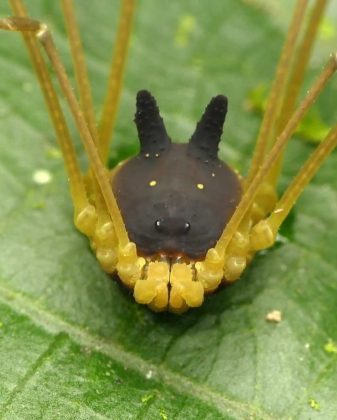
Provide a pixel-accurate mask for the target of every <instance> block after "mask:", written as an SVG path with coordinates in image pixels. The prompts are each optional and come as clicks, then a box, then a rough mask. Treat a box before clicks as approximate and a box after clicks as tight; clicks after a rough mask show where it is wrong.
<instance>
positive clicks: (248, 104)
mask: <svg viewBox="0 0 337 420" xmlns="http://www.w3.org/2000/svg"><path fill="white" fill-rule="evenodd" d="M268 91H269V88H268V86H267V85H266V84H263V83H260V84H258V85H257V86H256V87H254V88H253V89H251V90H250V91H249V92H248V95H247V98H246V101H245V104H244V107H245V109H246V110H247V111H249V112H254V113H256V114H258V115H263V113H264V112H265V110H266V104H267V99H268ZM330 128H331V127H329V126H328V125H326V124H325V123H324V121H323V120H322V117H321V116H320V113H319V111H318V109H317V108H312V109H311V110H309V111H308V113H307V114H306V115H305V116H304V118H303V120H302V121H301V122H300V124H299V125H298V127H297V129H296V131H295V135H297V136H298V137H299V138H301V139H303V140H306V141H308V142H310V143H313V144H317V143H320V142H321V141H322V140H324V138H325V137H326V135H327V134H328V132H329V131H330Z"/></svg>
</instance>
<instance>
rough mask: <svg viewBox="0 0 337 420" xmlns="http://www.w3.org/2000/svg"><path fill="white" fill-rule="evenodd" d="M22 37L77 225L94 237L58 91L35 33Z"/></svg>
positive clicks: (20, 12) (21, 11)
mask: <svg viewBox="0 0 337 420" xmlns="http://www.w3.org/2000/svg"><path fill="white" fill-rule="evenodd" d="M11 6H12V9H13V11H14V13H15V14H16V15H17V16H21V17H24V16H26V10H25V8H24V6H23V5H22V3H21V2H20V1H16V0H11ZM23 38H24V41H25V43H26V46H27V49H28V51H29V54H30V57H31V60H32V63H33V67H34V69H35V71H36V74H37V77H38V81H39V83H40V86H41V89H42V92H43V94H44V97H45V100H46V103H47V106H48V110H49V114H50V117H51V120H52V123H53V125H54V129H55V132H56V137H57V140H58V143H59V145H60V149H61V151H62V155H63V159H64V163H65V167H66V171H67V174H68V179H69V185H70V193H71V197H72V201H73V204H74V210H75V216H74V219H75V224H76V226H77V228H78V229H79V230H80V231H81V232H83V233H84V234H86V235H88V236H91V235H92V234H93V230H94V226H95V221H96V212H95V209H94V207H93V206H92V205H91V204H89V201H88V197H87V193H86V189H85V185H84V182H83V179H82V174H81V172H80V168H79V164H78V161H77V158H76V155H75V151H74V147H73V144H72V140H71V137H70V134H69V130H68V128H67V125H66V122H65V118H64V115H63V112H62V109H61V106H60V103H59V101H58V98H57V94H56V92H55V89H54V87H53V84H52V81H51V79H50V76H49V73H48V69H47V66H46V63H45V61H44V59H43V57H42V55H41V52H40V49H39V47H38V45H37V41H36V38H35V36H34V35H33V34H32V33H29V32H24V33H23Z"/></svg>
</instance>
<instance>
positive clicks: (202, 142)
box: [189, 95, 228, 159]
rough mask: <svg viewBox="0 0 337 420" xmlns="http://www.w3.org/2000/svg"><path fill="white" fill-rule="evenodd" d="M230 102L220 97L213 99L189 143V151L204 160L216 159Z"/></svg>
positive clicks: (224, 97)
mask: <svg viewBox="0 0 337 420" xmlns="http://www.w3.org/2000/svg"><path fill="white" fill-rule="evenodd" d="M227 104H228V100H227V98H226V96H223V95H218V96H215V97H214V98H212V99H211V101H210V103H209V104H208V105H207V107H206V109H205V112H204V114H203V116H202V117H201V119H200V121H199V122H198V124H197V127H196V129H195V132H194V133H193V135H192V137H191V139H190V141H189V150H190V152H194V153H193V154H194V155H196V156H200V157H202V158H205V159H208V158H216V157H217V155H218V146H219V142H220V139H221V135H222V130H223V125H224V122H225V118H226V114H227Z"/></svg>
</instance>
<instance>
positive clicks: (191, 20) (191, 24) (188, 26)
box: [174, 15, 196, 48]
mask: <svg viewBox="0 0 337 420" xmlns="http://www.w3.org/2000/svg"><path fill="white" fill-rule="evenodd" d="M195 28H196V20H195V17H194V16H192V15H184V16H181V18H180V21H179V23H178V28H177V32H176V34H175V39H174V40H175V44H176V45H177V46H178V47H180V48H186V47H187V46H188V44H189V41H190V38H191V35H192V34H193V32H194V31H195Z"/></svg>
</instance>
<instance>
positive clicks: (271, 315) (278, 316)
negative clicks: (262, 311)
mask: <svg viewBox="0 0 337 420" xmlns="http://www.w3.org/2000/svg"><path fill="white" fill-rule="evenodd" d="M266 321H268V322H275V323H277V324H278V323H279V322H281V321H282V312H281V311H279V310H277V309H274V310H273V311H270V312H268V313H267V315H266Z"/></svg>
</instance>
